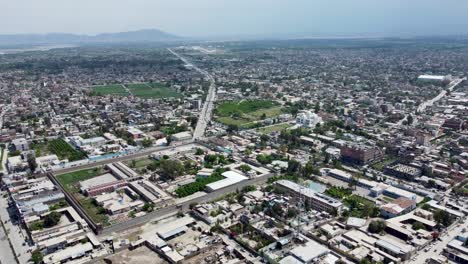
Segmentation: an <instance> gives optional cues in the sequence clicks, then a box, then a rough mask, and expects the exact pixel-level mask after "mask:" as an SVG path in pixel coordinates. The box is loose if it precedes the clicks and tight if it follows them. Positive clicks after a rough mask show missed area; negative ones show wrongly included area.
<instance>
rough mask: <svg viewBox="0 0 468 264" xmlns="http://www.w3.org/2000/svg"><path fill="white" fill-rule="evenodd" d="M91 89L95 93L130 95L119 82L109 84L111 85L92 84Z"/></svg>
mask: <svg viewBox="0 0 468 264" xmlns="http://www.w3.org/2000/svg"><path fill="white" fill-rule="evenodd" d="M91 89H93V91H94V92H95V93H96V94H97V95H108V94H110V95H120V96H128V95H130V94H129V93H128V92H127V90H125V88H124V87H123V86H122V85H120V84H111V85H98V86H92V87H91Z"/></svg>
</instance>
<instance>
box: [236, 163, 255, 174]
mask: <svg viewBox="0 0 468 264" xmlns="http://www.w3.org/2000/svg"><path fill="white" fill-rule="evenodd" d="M238 169H239V170H240V171H242V172H243V173H247V172H249V171H251V170H252V168H251V167H250V166H249V165H247V164H242V165H240V166H239V168H238Z"/></svg>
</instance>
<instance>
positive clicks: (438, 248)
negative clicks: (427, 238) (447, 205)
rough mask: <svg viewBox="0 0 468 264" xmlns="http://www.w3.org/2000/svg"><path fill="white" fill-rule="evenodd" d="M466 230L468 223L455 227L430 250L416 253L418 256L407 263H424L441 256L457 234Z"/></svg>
mask: <svg viewBox="0 0 468 264" xmlns="http://www.w3.org/2000/svg"><path fill="white" fill-rule="evenodd" d="M463 228H468V222H466V221H465V223H463V224H461V225H460V226H458V225H455V226H453V227H452V229H450V230H449V231H448V233H445V234H442V235H441V239H442V241H438V240H437V241H436V242H435V244H434V245H433V246H432V248H431V249H430V250H428V251H427V252H425V251H424V250H420V251H418V254H417V255H416V256H415V257H413V258H412V260H410V261H409V262H408V263H418V264H419V263H425V262H426V260H428V259H429V258H431V257H437V256H440V255H441V254H442V251H443V250H444V248H445V247H446V246H447V244H448V243H449V242H450V241H451V240H452V239H453V238H454V237H455V236H456V235H459V234H462V229H463Z"/></svg>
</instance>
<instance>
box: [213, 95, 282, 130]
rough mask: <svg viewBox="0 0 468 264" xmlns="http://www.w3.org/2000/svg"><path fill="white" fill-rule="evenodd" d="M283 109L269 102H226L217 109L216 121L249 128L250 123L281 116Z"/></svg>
mask: <svg viewBox="0 0 468 264" xmlns="http://www.w3.org/2000/svg"><path fill="white" fill-rule="evenodd" d="M282 112H283V109H282V108H281V107H280V106H278V104H277V103H275V102H273V101H268V100H246V101H230V102H224V103H221V104H219V105H218V106H217V108H216V112H215V113H216V116H217V118H216V120H217V121H218V122H221V123H223V124H225V125H237V126H240V127H248V126H249V123H253V122H255V121H259V120H263V119H266V118H272V117H276V116H278V115H280V114H281V113H282Z"/></svg>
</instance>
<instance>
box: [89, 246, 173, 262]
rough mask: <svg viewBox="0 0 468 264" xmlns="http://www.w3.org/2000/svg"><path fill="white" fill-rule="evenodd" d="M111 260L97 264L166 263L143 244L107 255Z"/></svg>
mask: <svg viewBox="0 0 468 264" xmlns="http://www.w3.org/2000/svg"><path fill="white" fill-rule="evenodd" d="M107 259H109V260H110V261H112V262H105V261H100V262H98V263H97V264H109V263H112V264H166V263H168V262H167V261H165V260H164V259H162V258H161V257H160V256H159V255H158V254H157V253H155V252H153V251H152V250H150V249H149V248H147V247H145V246H141V247H139V248H137V249H134V250H124V251H122V252H119V253H117V254H115V255H112V256H110V257H108V258H107Z"/></svg>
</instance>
